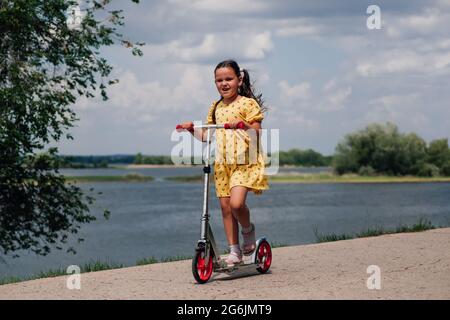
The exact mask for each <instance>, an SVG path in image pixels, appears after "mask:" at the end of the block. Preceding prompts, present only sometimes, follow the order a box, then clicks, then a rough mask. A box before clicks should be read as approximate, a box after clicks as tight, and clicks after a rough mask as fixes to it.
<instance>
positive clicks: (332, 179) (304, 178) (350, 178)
mask: <svg viewBox="0 0 450 320" xmlns="http://www.w3.org/2000/svg"><path fill="white" fill-rule="evenodd" d="M268 179H269V182H271V183H425V182H450V177H414V176H404V177H395V176H359V175H342V176H338V175H333V174H327V173H312V174H310V173H308V174H288V175H286V174H283V175H274V176H268ZM166 180H170V181H176V182H201V181H203V176H202V175H195V176H175V177H168V178H166Z"/></svg>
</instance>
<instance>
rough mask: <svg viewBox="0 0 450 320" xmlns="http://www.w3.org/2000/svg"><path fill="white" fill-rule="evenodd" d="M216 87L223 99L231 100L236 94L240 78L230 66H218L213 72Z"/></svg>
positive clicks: (240, 81)
mask: <svg viewBox="0 0 450 320" xmlns="http://www.w3.org/2000/svg"><path fill="white" fill-rule="evenodd" d="M215 78H216V79H215V81H216V87H217V90H218V91H219V93H220V95H221V96H222V97H223V99H224V100H225V101H230V100H231V101H232V100H234V99H235V98H236V97H237V96H238V89H239V86H240V85H241V84H242V78H241V77H238V76H237V75H236V73H235V72H234V70H233V69H232V68H230V67H225V68H219V69H217V70H216V72H215Z"/></svg>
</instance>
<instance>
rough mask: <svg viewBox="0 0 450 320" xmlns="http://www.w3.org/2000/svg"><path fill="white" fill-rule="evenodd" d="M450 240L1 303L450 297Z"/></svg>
mask: <svg viewBox="0 0 450 320" xmlns="http://www.w3.org/2000/svg"><path fill="white" fill-rule="evenodd" d="M449 242H450V228H442V229H434V230H429V231H424V232H418V233H401V234H390V235H383V236H378V237H371V238H359V239H353V240H345V241H337V242H328V243H321V244H311V245H300V246H291V247H282V248H275V249H274V250H273V262H272V267H271V269H270V271H269V273H267V274H265V275H259V274H258V272H256V270H255V271H250V272H246V273H241V274H239V273H238V274H235V275H232V276H230V275H224V274H220V275H217V274H214V275H213V277H212V279H211V280H210V282H208V283H207V284H205V285H198V284H196V283H195V281H194V279H193V277H192V274H191V261H190V260H182V261H176V262H167V263H158V264H150V265H145V266H137V267H130V268H122V269H115V270H107V271H99V272H91V273H86V274H81V289H80V290H70V289H68V288H67V280H68V276H61V277H56V278H47V279H38V280H33V281H27V282H22V283H16V284H8V285H3V286H0V299H192V297H197V298H198V299H202V297H203V298H207V299H274V300H275V299H450V273H449V272H448V270H449V269H450V251H449V250H448V243H449ZM374 270H375V271H374ZM374 272H375V273H376V274H375V273H374ZM376 275H379V278H378V280H379V281H378V280H377V281H369V280H371V279H375V278H374V277H375V276H376Z"/></svg>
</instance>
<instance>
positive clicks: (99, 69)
mask: <svg viewBox="0 0 450 320" xmlns="http://www.w3.org/2000/svg"><path fill="white" fill-rule="evenodd" d="M132 1H133V2H136V3H137V2H138V1H137V0H132ZM110 2H111V0H101V1H100V0H99V1H94V0H81V1H80V2H79V1H74V0H72V1H66V0H2V1H0V39H1V40H0V101H1V103H2V105H1V108H0V164H1V166H0V252H3V253H5V254H7V253H9V252H14V251H16V250H19V249H28V250H30V251H32V252H35V253H36V254H40V255H45V254H47V253H48V252H50V250H51V247H56V248H57V249H62V247H61V246H60V245H61V244H65V243H67V240H68V237H69V235H71V234H76V233H77V232H78V230H79V229H80V226H81V224H83V223H88V222H90V221H92V220H94V219H95V217H93V216H92V215H90V214H89V204H92V201H94V199H93V197H92V196H90V195H85V194H84V193H83V192H82V190H81V189H80V188H78V187H77V186H76V185H72V184H68V183H65V180H64V177H63V176H62V175H60V174H59V171H58V169H59V161H58V150H57V148H50V149H49V150H47V151H46V150H45V145H46V144H48V143H49V142H50V141H51V140H53V141H56V142H57V141H59V140H60V139H61V137H62V136H63V135H65V136H66V137H67V138H68V139H72V137H71V135H70V133H68V130H69V129H70V128H71V127H72V126H73V123H74V122H75V121H76V120H78V119H77V117H76V114H75V113H74V112H73V110H72V109H71V105H73V103H75V102H76V100H77V99H78V98H79V97H81V96H85V97H88V98H91V97H94V96H95V94H96V93H98V92H100V94H101V96H102V97H103V99H104V100H106V99H107V98H108V96H107V93H106V89H107V87H108V85H111V84H113V83H114V82H116V81H115V80H112V79H110V77H109V75H110V72H111V70H112V67H111V66H110V65H109V64H108V62H107V60H106V59H105V58H104V57H102V56H101V55H100V49H101V48H102V47H105V46H109V45H112V44H114V43H120V44H122V45H124V46H126V47H129V48H131V49H132V53H133V54H134V55H142V52H141V51H140V50H139V46H140V45H142V43H135V44H134V43H132V42H130V41H129V40H127V39H126V38H125V37H124V36H123V35H121V34H120V33H118V31H117V27H118V26H121V25H123V20H124V17H123V16H122V11H120V10H114V11H108V8H109V7H108V6H109V5H110ZM79 240H82V239H79ZM68 250H69V251H74V249H73V248H68Z"/></svg>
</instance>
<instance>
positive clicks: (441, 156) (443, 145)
mask: <svg viewBox="0 0 450 320" xmlns="http://www.w3.org/2000/svg"><path fill="white" fill-rule="evenodd" d="M427 153H428V162H429V163H431V164H434V165H435V166H437V167H438V168H442V167H444V166H445V165H446V164H447V163H448V162H449V161H450V149H449V147H448V139H437V140H433V141H431V142H430V145H429V146H428V150H427Z"/></svg>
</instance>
